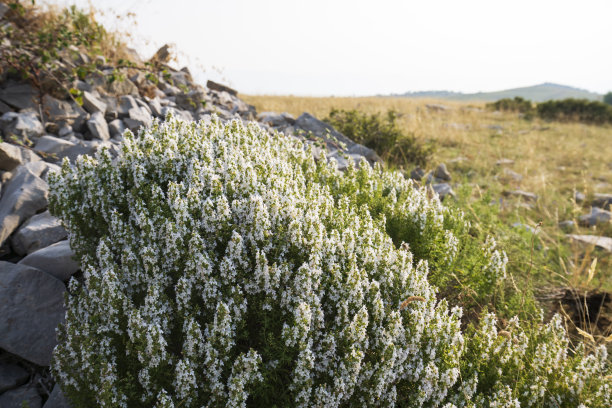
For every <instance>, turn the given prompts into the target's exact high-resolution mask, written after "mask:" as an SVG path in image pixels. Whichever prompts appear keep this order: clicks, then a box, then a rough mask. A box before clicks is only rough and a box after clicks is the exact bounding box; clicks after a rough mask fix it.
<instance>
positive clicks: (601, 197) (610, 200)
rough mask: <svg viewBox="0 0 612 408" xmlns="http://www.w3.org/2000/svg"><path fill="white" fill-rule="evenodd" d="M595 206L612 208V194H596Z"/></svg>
mask: <svg viewBox="0 0 612 408" xmlns="http://www.w3.org/2000/svg"><path fill="white" fill-rule="evenodd" d="M593 205H594V206H595V207H599V208H603V209H606V208H608V207H610V205H612V194H600V193H595V197H594V198H593Z"/></svg>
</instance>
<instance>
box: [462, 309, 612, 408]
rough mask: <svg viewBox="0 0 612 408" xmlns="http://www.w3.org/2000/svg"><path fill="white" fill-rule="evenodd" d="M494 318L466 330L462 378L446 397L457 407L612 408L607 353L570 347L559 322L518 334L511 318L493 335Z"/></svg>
mask: <svg viewBox="0 0 612 408" xmlns="http://www.w3.org/2000/svg"><path fill="white" fill-rule="evenodd" d="M498 325H499V324H498V322H497V319H496V317H495V315H494V314H493V313H488V314H485V315H484V317H483V319H482V321H481V322H480V323H479V326H478V327H471V328H470V329H469V331H468V334H467V337H468V338H469V339H470V340H469V341H467V342H466V350H465V355H464V358H463V360H462V368H461V378H462V382H460V383H458V384H457V385H456V386H455V388H454V389H453V391H452V392H450V395H452V397H451V398H450V400H451V401H452V402H453V403H454V404H456V406H457V407H466V406H467V407H521V406H522V407H578V406H580V407H583V408H584V407H586V406H589V407H602V408H603V407H611V406H612V387H611V386H610V383H609V381H608V380H606V378H605V374H606V373H607V371H608V370H609V369H607V367H606V366H607V357H608V353H607V351H606V348H605V346H603V345H602V346H600V347H598V348H596V349H595V350H594V352H593V353H587V352H586V350H585V346H584V344H579V345H578V347H577V348H576V350H573V351H572V352H571V353H570V347H569V346H570V344H569V340H568V338H567V333H566V330H565V328H564V327H563V324H562V320H561V317H560V316H559V315H555V316H554V317H553V319H552V320H551V321H550V322H548V323H547V324H541V322H535V324H530V325H527V326H528V327H527V328H522V327H521V326H520V325H519V320H518V318H512V319H510V320H509V322H508V323H507V325H506V327H505V328H504V330H498V328H497V327H498Z"/></svg>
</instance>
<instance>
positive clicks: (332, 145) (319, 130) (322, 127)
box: [295, 112, 355, 150]
mask: <svg viewBox="0 0 612 408" xmlns="http://www.w3.org/2000/svg"><path fill="white" fill-rule="evenodd" d="M295 127H296V128H298V129H301V130H303V131H304V132H306V133H307V132H311V133H312V134H313V136H315V137H316V138H317V139H319V140H322V141H324V142H325V143H326V144H327V146H328V149H330V150H331V149H338V148H340V144H344V145H345V147H346V148H350V147H351V146H353V145H354V144H355V142H353V141H352V140H351V139H349V138H348V137H346V136H344V135H343V134H342V133H340V132H338V131H337V130H336V129H334V128H333V127H332V126H331V125H329V124H327V123H325V122H323V121H320V120H319V119H317V118H315V117H314V116H312V115H311V114H310V113H307V112H304V113H303V114H302V115H300V117H298V118H297V120H296V121H295Z"/></svg>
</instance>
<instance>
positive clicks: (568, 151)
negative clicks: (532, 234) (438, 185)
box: [241, 95, 612, 289]
mask: <svg viewBox="0 0 612 408" xmlns="http://www.w3.org/2000/svg"><path fill="white" fill-rule="evenodd" d="M241 97H242V98H243V99H244V100H245V101H246V102H248V103H250V104H253V105H255V107H256V108H257V111H258V112H264V111H275V112H289V113H291V114H293V115H294V116H296V117H297V116H299V115H300V114H301V113H302V112H310V113H311V114H313V115H315V116H317V117H319V118H325V117H326V116H327V115H328V114H329V112H330V110H331V109H332V108H336V109H347V110H348V109H359V110H361V111H364V112H368V113H375V112H386V111H387V110H395V111H397V112H399V113H401V115H402V116H401V118H400V119H399V124H400V126H401V127H402V128H403V129H404V130H405V131H407V132H410V133H412V134H414V135H415V136H416V137H418V138H421V139H422V140H429V141H433V142H434V145H435V146H436V151H435V153H434V156H433V159H432V161H431V164H430V166H429V167H430V169H431V168H433V167H435V166H436V165H437V164H438V163H446V164H447V166H448V167H449V169H451V172H452V174H453V176H454V179H455V180H454V181H456V182H460V183H469V184H471V185H473V186H474V187H475V190H476V191H490V192H492V193H493V194H494V195H495V196H497V197H499V196H500V195H499V194H500V193H501V191H503V190H510V189H521V190H526V191H532V192H534V193H536V194H538V196H539V199H538V201H537V203H536V204H535V206H534V207H533V208H531V209H529V208H525V206H524V205H521V204H520V203H517V202H516V201H512V200H505V201H506V202H507V206H505V210H504V216H505V219H506V221H507V222H508V223H509V224H512V223H514V222H517V221H519V220H520V221H521V222H523V223H527V224H530V225H531V226H535V225H536V224H537V223H538V222H539V221H542V222H543V226H542V228H541V230H540V232H539V236H540V239H541V241H542V242H543V243H544V245H546V246H547V247H550V248H551V249H555V248H556V249H558V248H559V246H563V247H564V248H565V250H566V251H569V253H568V255H567V257H564V258H563V259H560V260H559V262H558V265H557V266H555V267H554V268H553V267H551V268H550V273H551V274H554V275H556V276H557V278H559V279H560V280H561V281H565V282H566V283H568V284H571V285H587V279H588V277H587V273H586V269H588V268H584V265H585V263H586V264H588V265H590V263H591V261H590V260H591V259H592V257H593V256H598V258H599V259H598V266H597V271H596V272H595V277H591V279H590V281H589V282H588V286H590V287H593V286H602V285H603V286H604V287H607V288H608V289H609V288H612V270H611V264H612V262H611V260H610V255H609V254H603V253H601V252H600V251H596V253H594V252H592V251H590V250H586V251H585V250H584V248H581V247H579V246H577V245H572V244H571V243H569V242H568V240H567V239H566V238H565V236H564V235H565V234H564V233H563V232H562V231H560V229H559V228H558V222H559V221H563V220H568V219H576V218H577V217H578V216H579V215H581V214H585V213H588V211H589V209H588V208H583V207H580V206H578V205H576V204H575V203H574V201H573V196H574V191H581V192H584V193H586V194H587V196H589V195H592V194H593V193H594V192H600V193H612V143H610V142H611V141H612V127H610V126H592V125H585V124H580V123H559V122H544V121H541V120H538V119H535V120H531V121H527V120H524V119H522V118H520V117H519V115H518V114H514V113H500V112H491V111H488V110H486V109H485V106H484V104H483V103H466V102H450V101H439V100H424V99H408V98H378V97H324V98H317V97H296V96H266V95H261V96H260V95H241ZM428 104H441V105H444V106H446V107H448V110H445V111H436V110H433V109H428V108H427V106H426V105H428ZM502 158H505V159H510V160H514V163H513V164H512V165H506V166H498V165H496V162H497V161H498V160H500V159H502ZM504 169H508V170H512V171H514V172H516V173H519V174H520V175H521V176H523V178H522V180H521V181H514V180H512V178H511V177H509V176H508V175H507V174H504V171H505V170H504ZM406 170H410V169H406ZM610 232H612V228H611V227H610V226H604V227H603V228H602V227H599V228H598V229H593V230H587V229H579V230H578V231H577V232H576V233H583V234H608V235H609V233H610Z"/></svg>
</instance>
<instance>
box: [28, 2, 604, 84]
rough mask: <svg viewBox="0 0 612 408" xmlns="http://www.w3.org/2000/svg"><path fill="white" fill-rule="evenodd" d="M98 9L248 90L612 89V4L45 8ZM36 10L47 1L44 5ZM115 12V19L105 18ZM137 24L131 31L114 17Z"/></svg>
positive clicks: (149, 43) (142, 48)
mask: <svg viewBox="0 0 612 408" xmlns="http://www.w3.org/2000/svg"><path fill="white" fill-rule="evenodd" d="M47 2H50V3H57V4H77V5H79V6H85V7H87V6H88V4H89V3H92V4H94V6H95V8H96V9H97V10H101V11H103V12H104V15H102V16H100V17H99V20H100V21H101V22H102V23H104V24H105V25H106V26H107V27H111V28H120V29H123V30H126V29H127V30H129V31H131V32H132V33H133V34H134V37H135V38H134V42H133V44H132V45H133V46H134V47H135V48H136V49H137V50H138V51H139V52H140V54H141V55H142V56H143V57H146V58H148V57H150V56H151V55H152V54H153V53H154V52H155V50H156V49H157V48H158V47H160V46H161V45H163V44H165V43H171V44H174V46H175V47H176V48H175V49H176V50H177V51H178V52H179V56H178V58H179V65H180V66H184V65H187V66H188V67H189V68H190V70H191V72H192V74H194V76H195V77H196V79H198V80H199V81H200V82H204V81H205V80H206V79H209V78H210V79H213V80H222V81H223V82H225V83H227V84H229V85H231V86H233V87H234V88H236V89H237V90H238V91H239V92H241V93H247V94H248V93H250V94H264V93H265V94H293V95H336V96H340V95H375V94H389V93H403V92H406V91H423V90H450V91H459V92H478V91H494V90H501V89H507V88H514V87H520V86H529V85H535V84H538V83H542V82H555V83H560V84H563V85H570V86H575V87H578V88H584V89H587V90H589V91H593V92H599V93H605V92H608V91H610V90H612V34H611V31H610V17H611V16H612V0H582V1H576V0H573V1H566V0H551V1H549V0H511V1H506V0H504V1H498V0H419V1H413V0H406V1H400V0H376V1H365V0H363V1H362V0H306V1H302V0H299V1H297V0H296V1H292V0H213V1H210V0H200V1H198V0H173V1H168V0H165V1H162V0H96V1H93V2H92V1H88V0H48V1H47ZM39 3H40V1H39ZM108 10H113V12H109V11H108ZM128 12H132V13H134V14H135V15H136V18H135V21H136V24H135V25H134V24H133V21H134V20H132V21H131V22H128V23H126V21H125V20H124V21H119V22H117V19H116V18H115V17H114V16H115V15H117V14H118V15H126V14H127V13H128Z"/></svg>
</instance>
